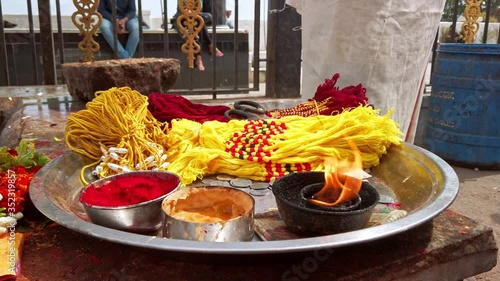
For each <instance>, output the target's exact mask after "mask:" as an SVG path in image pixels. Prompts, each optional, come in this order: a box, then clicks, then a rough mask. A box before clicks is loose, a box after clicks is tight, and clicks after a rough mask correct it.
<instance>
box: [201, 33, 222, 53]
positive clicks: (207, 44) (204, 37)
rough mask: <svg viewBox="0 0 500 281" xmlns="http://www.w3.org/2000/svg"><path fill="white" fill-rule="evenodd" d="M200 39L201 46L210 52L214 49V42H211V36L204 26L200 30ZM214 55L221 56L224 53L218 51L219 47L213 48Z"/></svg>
mask: <svg viewBox="0 0 500 281" xmlns="http://www.w3.org/2000/svg"><path fill="white" fill-rule="evenodd" d="M200 41H201V44H203V47H204V48H207V49H208V53H209V54H212V53H213V51H214V44H213V43H212V38H211V37H210V34H208V30H207V28H206V26H203V29H202V31H201V32H200ZM215 56H216V57H223V56H224V54H223V53H222V52H221V51H219V49H217V48H215Z"/></svg>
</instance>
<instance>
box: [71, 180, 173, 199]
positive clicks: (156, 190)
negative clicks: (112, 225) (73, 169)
mask: <svg viewBox="0 0 500 281" xmlns="http://www.w3.org/2000/svg"><path fill="white" fill-rule="evenodd" d="M123 175H126V174H123ZM178 185H179V180H178V179H177V178H176V177H175V176H174V175H170V174H162V175H161V176H155V175H142V176H141V175H138V176H130V177H127V176H123V177H115V178H113V179H112V180H106V179H103V180H101V181H99V182H98V183H97V184H91V185H89V186H88V188H87V189H86V190H85V191H84V192H83V193H82V195H81V197H80V200H81V201H82V202H83V203H86V204H87V205H90V206H100V207H120V206H129V205H134V204H139V203H142V202H147V201H150V200H154V199H157V198H159V197H161V196H163V195H165V194H168V193H170V192H171V191H172V190H174V189H175V188H176V187H177V186H178Z"/></svg>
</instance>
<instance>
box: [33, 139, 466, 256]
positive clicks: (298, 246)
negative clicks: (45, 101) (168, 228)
mask: <svg viewBox="0 0 500 281" xmlns="http://www.w3.org/2000/svg"><path fill="white" fill-rule="evenodd" d="M402 145H404V146H407V147H409V148H411V149H414V150H415V151H417V152H418V153H420V154H423V155H424V156H426V157H428V158H430V160H432V161H434V162H435V163H436V164H437V166H438V167H439V170H440V171H441V172H442V175H443V178H444V179H445V186H444V187H443V191H442V193H441V194H440V195H439V196H438V197H437V198H436V200H434V201H433V202H431V203H430V204H429V205H428V206H427V207H426V208H425V209H420V210H418V211H416V212H414V213H411V214H409V215H408V216H406V217H404V218H402V219H400V220H397V221H394V222H390V223H387V224H383V225H379V226H374V227H369V228H364V229H360V230H356V231H351V232H346V233H340V234H333V235H326V236H320V237H310V238H302V239H293V240H282V241H259V242H225V243H218V242H199V241H189V240H176V239H166V238H163V237H157V236H148V235H139V234H134V233H129V232H125V231H120V230H114V229H110V228H106V227H102V226H99V225H95V224H92V223H90V222H87V221H85V220H83V219H81V218H79V217H77V216H76V215H74V214H70V213H68V212H66V211H65V210H63V209H61V208H60V207H59V206H57V205H55V204H54V203H53V202H52V200H51V199H50V198H49V197H48V196H47V194H46V192H45V190H44V186H42V185H41V184H37V183H38V182H39V181H41V179H38V177H37V175H35V177H34V178H33V180H32V181H31V184H30V193H29V194H30V198H31V200H32V202H33V204H34V205H35V207H37V209H38V210H39V211H40V212H42V213H43V214H44V215H46V216H47V217H48V218H50V219H52V220H54V221H55V222H57V223H58V224H60V225H62V226H64V227H67V228H69V229H72V230H74V231H77V232H80V233H82V234H85V235H89V236H93V237H96V238H99V239H105V240H107V241H111V242H115V243H121V244H125V245H130V246H135V247H142V248H147V249H155V250H164V251H172V252H183V253H193V254H195V253H196V254H234V255H246V254H253V255H255V254H274V253H292V252H303V251H311V250H320V249H325V248H338V247H344V246H349V245H354V244H358V243H365V242H369V241H374V240H378V239H381V238H386V237H389V236H392V235H395V234H398V233H401V232H404V231H407V230H409V229H411V228H414V227H416V226H419V225H421V224H422V223H424V222H427V221H429V220H431V219H432V218H434V217H435V216H437V215H438V214H439V213H441V212H442V211H444V210H445V209H446V208H448V207H449V206H450V205H451V203H453V201H454V200H455V198H456V196H457V194H458V189H459V181H458V176H457V174H456V173H455V171H454V170H453V169H452V167H451V166H450V165H449V164H448V163H446V162H445V161H444V160H443V159H442V158H440V157H438V156H437V155H435V154H434V153H432V152H430V151H427V150H425V149H423V148H420V147H418V146H415V145H413V144H409V143H404V144H402ZM55 163H57V159H55V160H53V161H51V162H50V163H48V164H46V165H45V166H44V167H42V169H41V170H40V171H41V172H42V173H40V171H39V173H40V174H43V173H44V172H45V171H46V170H49V169H51V167H52V166H54V164H55ZM35 194H36V196H35ZM248 243H252V246H251V247H249V244H248Z"/></svg>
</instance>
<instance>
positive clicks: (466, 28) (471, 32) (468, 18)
mask: <svg viewBox="0 0 500 281" xmlns="http://www.w3.org/2000/svg"><path fill="white" fill-rule="evenodd" d="M466 2H467V6H466V7H465V11H464V16H465V22H464V23H463V24H462V31H463V32H464V37H465V43H472V42H474V37H476V33H477V31H478V30H479V23H477V20H478V19H479V17H480V16H481V8H480V6H479V5H481V2H482V0H466Z"/></svg>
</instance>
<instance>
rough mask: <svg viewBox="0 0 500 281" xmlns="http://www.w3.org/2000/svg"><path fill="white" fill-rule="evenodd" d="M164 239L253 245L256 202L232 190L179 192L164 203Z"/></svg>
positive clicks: (215, 188) (209, 189) (171, 195)
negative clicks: (251, 241)
mask: <svg viewBox="0 0 500 281" xmlns="http://www.w3.org/2000/svg"><path fill="white" fill-rule="evenodd" d="M162 210H163V212H165V219H164V223H163V226H162V229H163V236H164V237H166V238H173V239H185V240H195V241H206V242H240V241H250V240H252V238H253V235H254V229H255V226H254V213H255V211H254V210H255V201H254V199H253V198H252V196H250V195H248V194H247V193H246V192H244V191H241V190H238V189H234V188H228V187H217V186H214V187H192V188H185V189H181V190H178V191H176V192H174V193H172V194H170V195H169V196H167V197H166V198H165V199H164V200H163V203H162Z"/></svg>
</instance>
